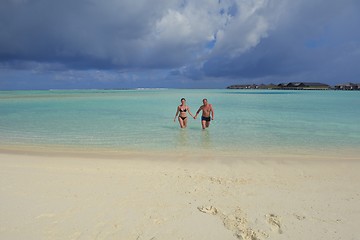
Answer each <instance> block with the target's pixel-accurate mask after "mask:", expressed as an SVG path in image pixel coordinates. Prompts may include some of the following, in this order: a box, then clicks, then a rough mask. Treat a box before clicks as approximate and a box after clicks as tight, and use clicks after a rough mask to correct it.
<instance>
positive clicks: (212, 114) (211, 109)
mask: <svg viewBox="0 0 360 240" xmlns="http://www.w3.org/2000/svg"><path fill="white" fill-rule="evenodd" d="M210 111H211V117H212V120H214V109H213V106H212V105H210Z"/></svg>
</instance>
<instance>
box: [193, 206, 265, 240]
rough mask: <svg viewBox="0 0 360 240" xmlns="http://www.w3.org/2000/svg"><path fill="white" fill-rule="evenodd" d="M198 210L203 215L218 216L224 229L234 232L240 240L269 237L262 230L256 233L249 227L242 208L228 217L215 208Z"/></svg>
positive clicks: (258, 239)
mask: <svg viewBox="0 0 360 240" xmlns="http://www.w3.org/2000/svg"><path fill="white" fill-rule="evenodd" d="M198 210H199V211H200V212H203V213H207V214H211V215H216V216H218V217H219V218H220V219H221V221H222V223H223V225H224V227H225V228H226V229H228V230H230V231H232V232H233V234H234V236H235V237H236V238H237V239H240V240H261V239H263V237H266V238H267V237H268V235H267V234H266V233H265V232H263V231H260V230H257V231H254V230H253V229H252V228H250V227H249V225H248V220H247V218H246V215H245V214H244V213H243V212H242V210H241V209H240V208H237V209H236V210H235V211H234V212H233V213H230V214H228V215H226V214H224V213H223V212H221V211H219V210H218V209H217V208H215V207H214V206H208V207H203V206H202V207H198Z"/></svg>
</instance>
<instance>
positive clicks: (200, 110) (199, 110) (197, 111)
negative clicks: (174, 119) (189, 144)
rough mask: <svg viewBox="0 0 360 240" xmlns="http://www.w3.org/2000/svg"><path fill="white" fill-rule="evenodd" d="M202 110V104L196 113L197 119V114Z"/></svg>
mask: <svg viewBox="0 0 360 240" xmlns="http://www.w3.org/2000/svg"><path fill="white" fill-rule="evenodd" d="M201 110H202V106H201V107H199V109H198V110H197V111H196V114H195V117H194V119H196V118H197V115H198V114H199V112H200V111H201Z"/></svg>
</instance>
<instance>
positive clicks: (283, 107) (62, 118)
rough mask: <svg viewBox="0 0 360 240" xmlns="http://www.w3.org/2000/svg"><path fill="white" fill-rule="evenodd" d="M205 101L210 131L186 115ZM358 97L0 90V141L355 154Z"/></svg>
mask: <svg viewBox="0 0 360 240" xmlns="http://www.w3.org/2000/svg"><path fill="white" fill-rule="evenodd" d="M182 97H185V98H186V99H187V104H188V105H189V106H190V109H191V111H192V113H195V112H196V110H197V109H198V107H199V106H200V105H201V104H202V99H203V98H207V99H208V100H209V103H211V104H213V106H214V109H215V120H214V121H212V122H211V125H210V128H209V129H207V130H205V131H203V130H202V129H201V124H200V118H198V119H197V120H194V119H192V118H191V117H190V116H189V115H188V117H189V123H188V128H187V129H180V128H179V124H178V122H177V121H176V122H175V123H174V122H173V119H174V115H175V112H176V107H177V106H178V105H179V104H180V99H181V98H182ZM359 106H360V92H359V91H358V92H344V91H276V90H225V89H224V90H223V89H221V90H179V89H143V90H103V91H102V90H70V91H69V90H66V91H2V92H0V116H1V117H0V144H1V145H3V146H12V147H14V146H15V147H16V146H19V147H21V146H29V145H30V146H35V147H36V146H47V147H50V148H51V147H65V148H66V147H71V148H77V149H82V150H85V151H86V149H101V151H105V152H106V151H151V150H154V151H160V150H161V151H179V152H182V151H185V152H186V151H194V152H196V151H208V150H215V151H216V152H220V153H221V152H224V153H225V152H229V151H232V152H239V153H241V152H262V153H265V154H266V153H269V154H271V153H284V154H290V153H291V154H306V153H311V152H318V153H321V152H323V153H326V152H329V151H333V152H338V153H339V152H340V153H341V152H342V151H343V152H348V151H355V152H356V151H357V152H359V150H358V149H359V147H360V124H359V120H360V108H359Z"/></svg>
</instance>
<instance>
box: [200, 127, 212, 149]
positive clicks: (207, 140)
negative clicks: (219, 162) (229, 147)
mask: <svg viewBox="0 0 360 240" xmlns="http://www.w3.org/2000/svg"><path fill="white" fill-rule="evenodd" d="M201 144H202V148H204V149H211V148H212V141H211V136H210V131H202V132H201Z"/></svg>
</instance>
